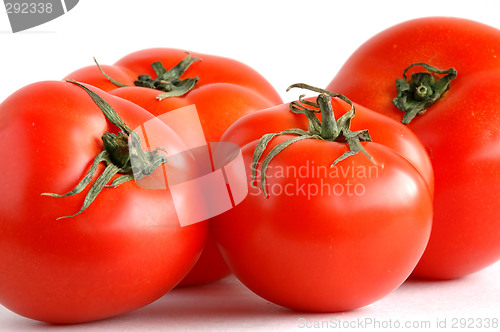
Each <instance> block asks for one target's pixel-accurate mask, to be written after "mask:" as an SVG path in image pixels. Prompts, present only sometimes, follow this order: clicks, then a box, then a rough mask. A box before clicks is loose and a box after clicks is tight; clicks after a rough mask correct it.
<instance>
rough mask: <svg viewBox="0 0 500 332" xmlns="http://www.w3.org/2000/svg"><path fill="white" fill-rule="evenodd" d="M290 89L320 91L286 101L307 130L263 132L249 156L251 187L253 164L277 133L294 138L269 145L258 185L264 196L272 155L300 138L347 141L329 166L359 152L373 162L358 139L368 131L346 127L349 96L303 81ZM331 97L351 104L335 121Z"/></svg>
mask: <svg viewBox="0 0 500 332" xmlns="http://www.w3.org/2000/svg"><path fill="white" fill-rule="evenodd" d="M292 88H301V89H308V90H311V91H315V92H319V93H320V94H319V95H318V97H317V98H316V102H310V101H307V100H304V99H303V97H304V95H301V96H300V97H299V101H294V102H291V103H290V110H291V111H292V112H294V113H298V114H304V115H305V116H306V117H307V119H308V122H309V125H308V130H307V131H305V130H303V129H299V128H293V129H287V130H284V131H282V132H279V133H271V134H265V135H264V136H262V137H261V139H260V140H259V142H258V143H257V146H256V147H255V150H254V153H253V157H252V186H254V182H255V179H256V176H257V166H258V163H259V160H260V158H261V157H262V155H263V154H264V151H265V150H266V148H267V145H268V144H269V143H270V142H271V140H272V139H273V138H275V137H276V136H279V135H295V137H292V138H289V139H287V140H285V141H283V142H281V143H279V144H278V145H276V146H275V147H273V148H272V149H271V151H269V153H268V154H267V156H266V157H265V158H264V161H263V162H262V169H261V178H260V188H261V189H262V192H263V193H264V195H265V196H266V197H267V191H266V171H267V167H268V166H269V164H270V162H271V160H272V159H273V158H274V157H276V155H278V154H279V153H280V152H281V151H283V150H285V149H286V148H288V147H289V146H290V145H292V144H294V143H296V142H298V141H301V140H304V139H318V140H324V141H332V142H342V143H347V144H348V145H349V151H346V152H345V153H343V154H342V155H341V156H340V157H338V158H337V159H335V160H334V161H333V163H332V164H331V166H334V165H336V164H337V163H338V162H340V161H342V160H344V159H346V158H348V157H350V156H353V155H356V154H357V153H359V152H360V151H361V152H363V153H364V154H365V155H366V156H367V157H368V158H369V159H370V160H371V161H372V162H375V161H374V159H373V158H372V156H370V155H369V154H368V152H367V151H366V150H365V149H364V148H363V146H362V145H361V141H371V137H370V135H369V133H368V131H367V130H361V131H355V132H353V131H351V129H350V125H351V120H352V118H353V117H354V115H355V109H354V105H353V103H352V102H351V100H349V98H347V97H345V96H344V95H340V94H336V93H333V92H330V91H327V90H323V89H320V88H316V87H313V86H310V85H307V84H303V83H298V84H293V85H291V86H290V87H288V89H287V91H289V90H290V89H292ZM332 98H339V99H341V100H343V101H345V102H347V103H348V104H349V105H350V106H351V109H350V110H349V111H348V112H347V113H345V114H344V115H342V116H341V117H340V118H339V119H338V120H335V115H334V112H333V107H332V103H331V99H332ZM318 108H319V112H320V113H321V121H320V120H319V119H318V117H317V116H316V113H318V110H317V109H318ZM254 187H255V186H254Z"/></svg>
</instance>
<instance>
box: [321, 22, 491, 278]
mask: <svg viewBox="0 0 500 332" xmlns="http://www.w3.org/2000/svg"><path fill="white" fill-rule="evenodd" d="M499 44H500V31H499V30H498V29H495V28H493V27H490V26H487V25H484V24H481V23H477V22H473V21H469V20H464V19H458V18H444V17H432V18H422V19H416V20H411V21H408V22H404V23H401V24H399V25H396V26H394V27H391V28H389V29H387V30H385V31H383V32H381V33H379V34H377V35H376V36H374V37H373V38H371V39H369V40H368V41H367V42H366V43H364V44H363V45H362V46H361V47H359V48H358V50H356V51H355V52H354V53H353V54H352V56H351V57H350V58H349V59H348V61H347V62H346V63H345V64H344V65H343V67H342V68H341V69H340V71H339V72H338V74H337V75H336V76H335V78H334V79H333V80H332V82H331V83H330V84H329V85H328V88H327V89H329V90H333V91H336V92H339V93H343V94H345V95H347V96H349V97H350V98H351V99H352V100H354V101H355V102H357V103H359V104H361V105H364V106H366V107H368V108H371V109H373V110H374V111H377V112H380V113H382V114H384V115H387V116H389V117H391V118H393V119H396V120H397V121H402V119H403V112H402V111H400V110H399V109H398V108H396V106H395V105H394V104H393V103H392V100H393V98H394V97H396V95H397V92H396V86H395V80H396V79H397V78H401V77H402V75H403V71H404V70H405V69H406V68H407V67H409V66H410V65H412V64H414V63H420V62H424V63H427V64H429V65H432V66H433V67H436V68H439V69H441V70H446V69H449V68H454V69H455V70H456V72H457V76H456V78H455V79H453V80H451V82H450V83H449V85H448V86H447V89H446V90H445V92H444V94H442V95H441V98H440V99H438V100H437V102H435V103H434V104H433V105H431V106H430V107H428V108H427V111H426V112H425V114H422V115H417V116H416V117H415V118H413V120H411V122H409V123H408V127H409V128H410V129H411V130H412V131H413V132H414V133H415V134H416V135H417V136H418V138H419V139H420V140H421V141H422V143H423V144H424V146H425V147H426V149H427V151H428V153H429V156H430V157H431V159H432V165H433V168H434V173H435V199H434V222H433V229H432V234H431V238H430V241H429V245H428V247H427V249H426V251H425V253H424V255H423V257H422V259H421V261H420V263H419V264H418V265H417V267H416V269H415V271H414V274H413V275H414V276H418V277H424V278H433V279H451V278H457V277H461V276H465V275H467V274H470V273H473V272H476V271H478V270H480V269H483V268H485V267H487V266H488V265H490V264H492V263H494V262H496V261H497V260H499V259H500V223H499V222H498V218H497V211H498V209H499V208H500V198H498V195H496V190H497V188H498V187H499V185H500V177H499V174H500V158H499V157H498V155H497V154H496V152H495V151H497V147H498V144H499V142H500V118H499V116H498V111H497V109H498V107H499V105H500V99H499V97H498V96H499V95H500V94H499V91H500V85H499V83H498V78H499V75H500V74H499V73H498V71H499V70H500V54H499V53H498V49H497V45H499ZM418 72H423V73H427V70H426V69H425V68H423V67H422V66H414V67H412V68H410V69H409V71H408V78H409V77H411V76H413V75H412V74H415V73H418ZM432 76H437V78H440V77H441V78H442V77H445V76H447V74H438V75H436V74H432ZM416 87H417V85H416ZM420 89H423V90H424V91H428V92H430V91H431V90H430V89H428V88H427V87H425V85H420ZM413 91H414V90H410V92H411V93H413ZM415 91H416V90H415ZM430 97H433V95H432V94H430ZM409 99H411V98H409ZM486 197H487V198H486Z"/></svg>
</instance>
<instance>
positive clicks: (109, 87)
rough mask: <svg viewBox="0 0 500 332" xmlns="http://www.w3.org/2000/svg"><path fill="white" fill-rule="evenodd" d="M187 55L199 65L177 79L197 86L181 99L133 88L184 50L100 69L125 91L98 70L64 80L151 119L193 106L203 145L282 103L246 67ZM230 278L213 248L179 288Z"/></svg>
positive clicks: (147, 53)
mask: <svg viewBox="0 0 500 332" xmlns="http://www.w3.org/2000/svg"><path fill="white" fill-rule="evenodd" d="M189 53H190V54H191V56H193V57H198V58H200V59H201V60H200V61H195V62H194V63H193V64H191V66H190V67H189V68H188V69H187V70H186V72H185V73H184V74H183V75H181V78H188V77H195V76H197V77H199V81H198V83H197V84H196V86H195V88H194V89H193V90H191V91H190V92H188V93H187V94H185V95H183V96H181V97H170V98H166V99H163V100H161V101H159V100H157V99H156V96H157V95H158V94H160V93H161V92H160V91H156V90H153V89H148V88H142V87H134V80H136V79H137V77H138V76H139V75H142V74H147V75H150V76H151V77H155V76H156V74H155V72H154V71H153V69H152V68H151V64H152V63H154V62H157V61H160V62H161V63H162V64H163V66H164V67H165V68H166V69H170V68H172V67H174V66H175V65H176V64H177V63H179V62H180V61H181V60H182V59H183V58H185V57H186V55H187V51H184V50H179V49H171V48H153V49H145V50H141V51H137V52H134V53H131V54H129V55H126V56H125V57H123V58H122V59H120V60H118V61H117V62H116V63H115V64H114V65H112V66H109V65H102V66H101V67H102V69H103V70H104V71H105V72H106V74H108V75H109V76H111V77H113V78H114V79H116V80H117V81H119V82H121V83H123V84H125V85H128V86H130V87H123V88H117V86H116V85H114V84H113V83H111V82H110V81H109V80H108V79H106V78H105V77H104V75H103V74H102V73H101V72H100V71H99V69H98V68H97V66H89V67H85V68H82V69H79V70H77V71H75V72H73V73H71V74H69V75H67V76H66V78H67V79H74V80H77V81H81V82H85V83H89V84H92V85H94V86H96V87H99V88H101V89H103V90H105V91H108V92H110V93H111V94H114V95H116V96H119V97H121V98H124V99H127V100H130V101H132V102H134V103H135V104H137V105H140V106H141V107H143V108H145V109H146V110H148V111H149V112H150V113H152V114H154V115H155V116H161V115H162V114H165V113H166V112H169V111H172V110H175V109H178V108H181V107H184V106H189V105H193V104H194V105H195V106H196V109H197V111H198V115H199V118H200V121H201V124H202V128H203V130H204V134H205V138H206V140H207V142H218V141H219V140H220V138H221V135H222V134H223V132H224V131H225V130H226V129H227V128H228V127H229V126H230V125H231V124H232V123H233V122H234V121H236V120H237V119H238V118H240V117H241V116H243V115H245V114H248V113H251V112H254V111H257V110H261V109H264V108H268V107H271V106H274V105H277V104H281V103H282V100H281V97H280V96H279V94H278V93H277V92H276V90H275V89H274V88H273V87H272V86H271V84H270V83H269V82H268V81H267V80H266V79H265V78H264V77H263V76H261V75H260V74H259V73H257V72H256V71H255V70H254V69H252V68H250V67H249V66H247V65H245V64H243V63H241V62H239V61H236V60H233V59H230V58H225V57H220V56H214V55H209V54H201V53H197V52H189ZM210 243H213V240H210V239H209V241H207V244H210ZM202 266H204V267H205V268H202ZM229 273H230V272H229V269H228V268H227V266H225V263H224V261H223V259H222V257H221V256H220V254H219V253H218V252H217V250H216V247H215V246H212V245H207V248H206V249H205V250H204V252H203V253H202V256H201V257H200V260H199V263H198V264H197V268H195V269H194V270H193V271H192V273H191V275H190V276H189V277H187V278H186V280H184V281H182V282H181V284H180V285H183V286H189V285H196V284H203V283H208V282H212V281H215V280H218V279H221V278H222V277H225V276H227V275H228V274H229Z"/></svg>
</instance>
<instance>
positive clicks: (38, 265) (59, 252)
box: [0, 81, 208, 323]
mask: <svg viewBox="0 0 500 332" xmlns="http://www.w3.org/2000/svg"><path fill="white" fill-rule="evenodd" d="M85 88H86V89H88V91H87V90H85ZM92 92H93V93H94V94H97V96H98V97H100V98H101V100H104V102H107V104H108V105H109V106H110V107H111V108H112V109H113V110H114V111H115V112H116V113H117V114H118V115H119V117H120V118H121V121H123V122H124V123H125V126H124V125H123V124H122V125H121V126H120V127H117V125H116V123H119V121H117V120H116V118H114V120H113V121H111V119H112V118H108V119H110V120H107V119H106V117H105V116H104V114H103V111H101V109H100V107H98V106H97V102H94V100H93V97H92V98H91V93H92ZM108 112H109V111H108ZM154 119H155V117H154V116H153V115H151V114H150V113H148V112H147V111H145V110H144V109H142V108H140V107H139V106H137V105H134V104H133V103H130V102H128V101H126V100H123V99H121V98H118V97H115V96H112V95H109V94H107V93H105V92H104V91H102V90H99V89H97V88H95V87H91V86H90V85H81V86H77V85H76V83H69V82H63V81H56V82H51V81H48V82H39V83H35V84H32V85H29V86H27V87H24V88H22V89H20V90H18V91H17V92H15V93H14V94H12V95H11V96H10V97H8V98H7V99H6V100H5V101H4V102H2V103H1V104H0V137H1V141H0V154H1V155H2V164H1V165H0V169H1V173H2V177H1V179H0V270H1V271H2V273H0V303H1V304H2V305H4V306H5V307H7V308H8V309H10V310H12V311H14V312H16V313H18V314H20V315H22V316H25V317H28V318H32V319H36V320H40V321H45V322H51V323H78V322H86V321H91V320H97V319H102V318H106V317H110V316H113V315H117V314H120V313H123V312H127V311H130V310H132V309H135V308H138V307H141V306H144V305H146V304H148V303H151V302H152V301H154V300H155V299H157V298H159V297H161V296H162V295H163V294H165V293H166V292H167V291H169V290H170V289H171V288H173V287H174V286H175V285H176V284H177V283H178V282H179V281H180V280H181V279H182V278H183V277H184V276H185V275H186V274H187V273H188V272H189V270H190V269H191V268H192V266H193V265H194V264H195V262H196V260H197V259H198V257H199V255H200V254H201V251H202V249H203V246H204V244H205V241H206V237H207V233H208V227H207V224H206V222H205V223H204V222H202V223H197V224H193V225H190V226H185V227H180V225H179V220H178V217H177V213H176V211H177V210H179V209H186V210H187V209H190V208H191V206H190V203H188V202H186V199H184V201H185V202H184V203H182V202H177V204H175V205H174V202H173V198H172V197H173V195H174V192H173V191H172V190H171V189H170V188H169V187H165V188H157V189H154V190H153V189H147V188H144V187H141V186H140V185H139V183H140V182H138V181H127V182H124V183H122V184H121V185H119V186H117V187H114V188H101V189H100V192H99V193H98V194H97V196H96V197H95V199H94V201H93V202H91V204H90V205H88V207H86V208H85V209H82V207H84V206H85V205H84V198H88V197H90V196H91V193H90V192H91V191H92V190H94V189H96V188H98V187H99V186H98V185H97V183H98V182H99V181H98V180H99V179H101V180H102V179H105V177H104V174H105V173H106V172H108V171H109V170H111V171H112V172H111V174H113V173H115V172H114V171H113V169H114V168H115V167H119V168H120V173H119V174H118V175H117V176H119V177H120V178H121V179H123V178H122V176H125V177H126V176H128V174H129V172H130V171H127V172H126V169H127V167H126V165H127V164H126V163H124V164H123V165H121V164H120V163H119V161H120V160H125V159H126V158H124V159H121V157H129V158H139V157H140V156H139V151H142V150H141V149H139V148H137V146H135V148H134V149H133V150H132V147H134V146H133V145H132V143H130V144H131V145H130V146H129V148H131V150H130V152H129V154H115V153H114V150H113V149H112V146H113V145H112V144H111V145H110V147H109V148H108V145H106V150H105V151H106V153H107V155H108V156H109V155H111V157H109V158H108V161H107V166H106V168H105V167H103V165H104V164H103V163H99V164H98V167H97V169H96V172H95V174H93V175H92V173H90V176H91V178H89V180H90V179H91V183H90V184H89V185H88V186H87V187H85V188H81V189H82V191H81V192H80V193H78V194H75V195H72V196H65V197H51V196H49V195H47V194H49V193H57V194H63V193H65V192H68V191H70V190H72V189H73V188H75V187H78V186H77V184H78V183H79V182H80V180H81V179H82V178H84V176H85V175H86V173H87V171H88V170H89V169H91V165H92V163H93V162H94V160H95V158H96V156H97V155H101V153H100V152H101V151H102V150H103V143H104V142H105V141H106V140H105V138H106V137H108V138H109V136H110V135H111V136H112V135H116V137H121V136H120V134H123V133H124V131H123V129H122V128H124V127H126V126H129V127H128V128H132V129H134V128H137V127H139V126H141V125H142V126H144V124H145V123H150V121H154ZM150 127H151V129H150V130H149V132H148V134H149V138H150V141H149V142H150V144H153V142H155V145H156V144H158V146H156V147H158V148H162V149H165V150H166V152H164V151H159V150H158V151H155V152H152V153H149V154H148V157H151V159H155V158H157V157H159V158H160V159H161V155H162V154H166V155H167V156H168V155H169V154H178V153H180V152H182V151H183V150H184V149H185V147H184V144H183V142H182V141H181V140H180V138H179V137H178V136H177V135H176V134H175V133H174V132H173V131H172V130H171V129H169V128H168V127H166V126H150ZM118 128H120V129H121V130H118ZM128 136H129V138H133V137H135V136H134V135H133V134H129V135H128ZM101 137H103V138H102V139H101ZM133 141H134V140H133V139H132V140H131V141H130V142H133ZM116 142H118V143H120V142H119V140H118V139H117V140H116V141H115V143H116ZM140 143H141V144H143V143H144V141H143V140H142V141H141V142H140ZM119 146H120V147H124V146H123V145H119ZM125 147H126V146H125ZM151 147H152V148H154V147H155V146H151ZM143 149H145V147H143ZM118 150H120V149H118ZM124 151H128V149H125V150H124ZM153 157H154V158H153ZM190 163H191V161H190V159H189V156H188V154H186V157H185V158H184V159H180V158H178V163H175V164H172V163H171V164H169V163H168V162H167V163H163V164H161V165H160V166H161V167H158V168H157V169H158V170H159V171H160V172H167V174H168V173H169V172H174V171H175V168H181V169H184V170H185V171H186V172H187V173H186V174H188V173H189V172H191V171H190V166H189V165H190ZM117 165H121V166H117ZM132 165H133V161H132ZM139 170H140V169H139ZM122 173H123V174H122ZM106 174H108V173H106ZM135 174H138V173H136V171H134V176H135ZM170 174H175V173H170ZM152 175H154V173H153V174H152ZM181 175H182V174H181ZM147 178H148V176H146V177H144V179H147ZM110 179H113V181H114V180H115V179H117V177H116V176H114V177H110ZM138 179H139V178H138ZM96 181H98V182H96ZM105 183H110V182H108V181H107V180H104V183H101V185H104V184H105ZM162 183H164V182H162ZM115 184H116V183H115ZM91 185H92V186H91ZM89 188H91V189H89ZM96 190H97V189H96ZM175 194H176V195H180V194H182V193H175ZM200 208H202V207H200ZM81 209H82V210H83V211H82V210H81ZM79 210H80V213H78V211H79ZM65 216H70V217H69V218H64V219H59V218H61V217H65Z"/></svg>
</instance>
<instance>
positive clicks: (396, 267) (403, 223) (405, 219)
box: [211, 95, 432, 312]
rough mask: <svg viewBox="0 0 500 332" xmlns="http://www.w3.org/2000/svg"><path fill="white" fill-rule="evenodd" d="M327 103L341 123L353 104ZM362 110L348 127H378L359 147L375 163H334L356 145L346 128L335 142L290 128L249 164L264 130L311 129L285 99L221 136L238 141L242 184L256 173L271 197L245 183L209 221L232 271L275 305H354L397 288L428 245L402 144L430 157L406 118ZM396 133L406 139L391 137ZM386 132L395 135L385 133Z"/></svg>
mask: <svg viewBox="0 0 500 332" xmlns="http://www.w3.org/2000/svg"><path fill="white" fill-rule="evenodd" d="M320 96H321V95H320ZM328 99H330V98H329V97H328ZM310 101H311V100H309V102H310ZM332 104H333V110H334V112H335V113H336V115H342V117H340V118H339V120H338V121H337V123H338V122H340V121H341V119H345V117H344V116H345V115H346V114H348V113H349V112H346V111H347V110H349V109H350V108H349V106H348V105H347V104H346V103H344V102H339V101H333V102H332ZM296 105H297V104H295V106H296ZM358 111H359V112H357V113H356V116H355V117H354V119H352V128H359V126H363V124H360V123H357V122H358V120H360V122H363V120H362V119H365V120H368V119H369V121H370V123H368V122H365V123H364V125H366V126H365V127H364V128H363V129H367V128H368V130H369V131H371V130H372V129H374V130H373V136H372V137H373V142H363V143H361V144H362V146H363V147H364V149H365V151H366V152H367V153H368V154H369V155H370V156H371V157H372V158H373V159H374V161H375V162H372V161H371V160H370V159H369V158H367V156H365V155H364V154H362V153H358V154H355V155H352V156H349V157H347V158H345V159H343V160H341V161H339V162H338V163H337V164H336V165H335V166H332V167H331V166H330V165H332V162H333V161H334V160H336V159H337V158H338V157H340V156H344V153H346V152H347V151H349V149H350V148H351V150H352V146H351V144H348V143H346V142H345V141H343V139H342V137H341V136H342V135H341V136H339V137H337V138H336V140H337V139H338V140H337V141H336V140H328V139H325V138H323V139H313V138H308V139H300V138H299V137H301V136H296V135H291V134H289V135H278V136H275V137H274V138H272V139H271V141H270V143H269V145H268V147H267V148H266V149H265V152H264V155H263V157H262V158H261V159H263V160H261V161H260V162H259V163H258V164H257V167H256V168H254V167H253V166H252V162H253V160H255V159H254V158H255V156H254V152H255V150H256V147H258V146H260V147H262V146H261V144H262V140H258V139H259V138H260V136H261V130H262V131H264V132H265V133H266V134H268V133H273V132H282V131H283V130H285V129H289V128H290V127H289V125H293V126H295V127H297V128H299V129H301V130H307V129H308V123H307V121H304V119H301V118H302V117H304V118H305V116H304V115H303V114H300V115H296V114H293V113H291V112H290V110H289V105H288V104H283V105H281V106H277V107H274V108H271V109H268V110H262V111H259V112H256V113H253V114H250V115H247V116H245V117H243V118H241V119H240V120H239V121H237V122H236V123H234V124H233V125H232V126H231V127H230V128H229V129H228V131H227V132H226V134H225V135H224V136H223V140H224V141H230V142H231V141H233V142H239V143H240V144H242V153H243V157H244V159H245V165H246V168H247V177H248V179H242V181H248V183H249V184H251V183H254V182H253V181H252V171H253V170H255V171H256V180H260V181H262V179H263V178H265V179H266V183H265V184H262V182H261V185H262V188H265V189H266V192H267V194H268V196H267V197H266V195H264V193H263V192H262V191H260V190H258V189H255V188H250V191H249V195H248V196H247V197H246V199H245V200H244V201H243V202H242V203H240V204H239V205H237V206H236V207H234V208H233V209H231V210H229V211H227V212H226V213H224V214H221V215H219V216H217V217H215V218H214V219H213V221H212V223H211V227H212V230H213V233H214V234H215V238H216V241H217V243H218V246H219V248H220V250H221V252H222V255H223V257H224V258H225V259H226V261H227V263H228V265H229V267H230V268H231V270H232V271H233V273H234V274H235V275H236V277H238V278H239V279H240V280H241V281H242V282H243V283H244V284H245V285H246V286H247V287H248V288H249V289H251V290H252V291H254V292H255V293H256V294H258V295H260V296H261V297H263V298H265V299H267V300H269V301H271V302H274V303H276V304H279V305H282V306H285V307H289V308H292V309H296V310H302V311H317V312H333V311H345V310H350V309H354V308H359V307H362V306H365V305H368V304H370V303H372V302H374V301H377V300H379V299H380V298H382V297H383V296H385V295H387V294H388V293H390V292H391V291H392V290H394V289H395V288H397V287H398V286H399V285H400V284H401V283H402V282H403V281H404V280H405V279H406V278H407V276H408V275H409V274H410V273H411V271H412V270H413V268H414V266H415V264H416V263H417V262H418V260H419V258H420V256H421V254H422V252H423V251H424V248H425V246H426V244H427V240H428V238H429V233H430V229H431V220H432V198H431V196H432V195H431V192H430V190H429V185H428V182H426V180H427V181H430V180H429V178H427V179H424V176H423V175H422V174H421V173H419V171H418V170H417V168H416V167H415V166H413V165H412V163H410V162H409V161H408V160H407V159H405V158H404V157H402V155H401V151H404V150H405V149H408V151H412V153H411V154H415V153H418V154H420V155H421V157H423V159H422V160H420V161H419V163H420V164H423V165H425V164H426V162H425V159H426V158H428V157H427V156H426V155H425V151H424V150H423V148H422V147H420V146H419V144H420V143H419V142H418V140H415V138H414V137H413V135H412V134H411V133H409V131H408V130H407V129H406V128H402V127H403V126H402V125H400V124H398V123H396V122H394V121H392V120H389V119H386V118H385V117H383V116H377V115H376V114H368V112H369V111H368V110H366V109H364V110H361V107H360V109H359V110H358ZM363 113H365V114H363ZM322 114H324V113H322ZM358 115H360V117H359V118H358ZM322 121H323V124H324V123H325V116H322ZM257 123H259V124H260V125H259V126H256V125H255V124H257ZM252 124H254V125H252ZM355 125H356V127H354V126H355ZM262 127H264V129H262ZM327 127H328V126H327ZM322 128H323V127H322ZM254 131H256V133H255V132H254ZM297 132H300V131H297ZM288 133H290V132H288ZM342 133H343V134H344V135H346V137H347V133H351V134H352V132H349V131H344V130H342ZM358 134H359V135H364V132H359V133H357V134H356V135H358ZM379 135H380V136H379ZM402 135H403V136H406V137H407V138H409V141H408V142H404V139H401V138H397V139H396V137H401V136H402ZM377 136H378V138H380V142H377V139H376V137H377ZM389 136H392V137H393V138H394V140H393V139H392V138H390V139H387V140H386V139H385V138H386V137H387V138H388V137H389ZM269 137H270V136H269ZM322 137H323V136H322ZM363 137H364V136H363ZM289 139H296V141H295V142H294V143H293V144H290V145H289V146H287V147H286V148H284V149H283V150H281V151H280V152H279V153H278V154H276V155H275V156H274V158H273V159H272V160H271V161H270V162H269V164H268V166H267V170H266V171H265V172H264V170H263V168H264V164H266V162H268V160H267V157H268V156H269V155H270V154H273V149H274V148H275V147H277V146H279V144H281V143H283V142H285V141H287V140H289ZM348 142H349V140H348ZM358 143H359V142H358ZM386 143H390V144H391V147H389V146H386V145H385V144H386ZM353 145H354V144H353ZM412 145H413V146H412ZM392 146H394V147H395V149H393V148H392ZM402 147H404V148H402ZM278 149H279V148H278ZM398 149H401V151H397V150H398ZM274 151H276V150H274ZM259 165H260V168H259ZM424 168H425V169H426V171H429V172H430V174H432V170H431V169H430V168H428V167H427V166H425V167H424ZM256 182H258V181H256Z"/></svg>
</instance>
